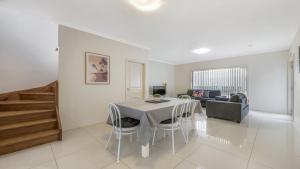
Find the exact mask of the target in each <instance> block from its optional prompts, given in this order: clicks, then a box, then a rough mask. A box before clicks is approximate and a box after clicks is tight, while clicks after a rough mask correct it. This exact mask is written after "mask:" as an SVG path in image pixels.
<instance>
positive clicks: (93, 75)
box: [85, 52, 110, 85]
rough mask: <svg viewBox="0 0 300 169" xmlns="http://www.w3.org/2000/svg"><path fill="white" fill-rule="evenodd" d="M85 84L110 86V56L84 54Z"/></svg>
mask: <svg viewBox="0 0 300 169" xmlns="http://www.w3.org/2000/svg"><path fill="white" fill-rule="evenodd" d="M85 83H86V84H91V85H109V84H110V56H108V55H103V54H98V53H92V52H85Z"/></svg>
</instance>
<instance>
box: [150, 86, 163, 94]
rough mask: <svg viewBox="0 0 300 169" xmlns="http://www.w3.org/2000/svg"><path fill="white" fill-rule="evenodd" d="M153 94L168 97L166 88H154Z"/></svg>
mask: <svg viewBox="0 0 300 169" xmlns="http://www.w3.org/2000/svg"><path fill="white" fill-rule="evenodd" d="M152 94H153V95H155V94H160V95H162V96H164V95H166V87H165V86H153V87H152Z"/></svg>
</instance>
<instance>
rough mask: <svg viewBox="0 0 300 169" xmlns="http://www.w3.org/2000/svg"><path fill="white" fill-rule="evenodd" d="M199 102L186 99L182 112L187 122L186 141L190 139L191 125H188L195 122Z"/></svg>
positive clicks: (183, 118) (184, 121) (184, 120)
mask: <svg viewBox="0 0 300 169" xmlns="http://www.w3.org/2000/svg"><path fill="white" fill-rule="evenodd" d="M197 104H198V102H197V101H195V100H186V103H185V105H186V106H185V111H184V112H183V113H182V122H183V123H184V124H185V131H186V133H185V134H186V141H187V142H188V141H189V127H188V125H189V124H191V125H192V126H193V122H194V113H195V109H196V106H197Z"/></svg>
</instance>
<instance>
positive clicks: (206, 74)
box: [192, 67, 247, 96]
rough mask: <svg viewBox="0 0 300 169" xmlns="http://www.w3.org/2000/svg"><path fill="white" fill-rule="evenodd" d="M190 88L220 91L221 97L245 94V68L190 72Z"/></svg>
mask: <svg viewBox="0 0 300 169" xmlns="http://www.w3.org/2000/svg"><path fill="white" fill-rule="evenodd" d="M192 88H193V89H203V90H220V91H221V93H222V95H225V96H229V95H230V93H238V92H241V93H245V94H247V68H246V67H234V68H222V69H206V70H197V71H193V72H192Z"/></svg>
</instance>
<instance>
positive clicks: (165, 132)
mask: <svg viewBox="0 0 300 169" xmlns="http://www.w3.org/2000/svg"><path fill="white" fill-rule="evenodd" d="M165 137H166V130H164V138H165Z"/></svg>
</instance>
